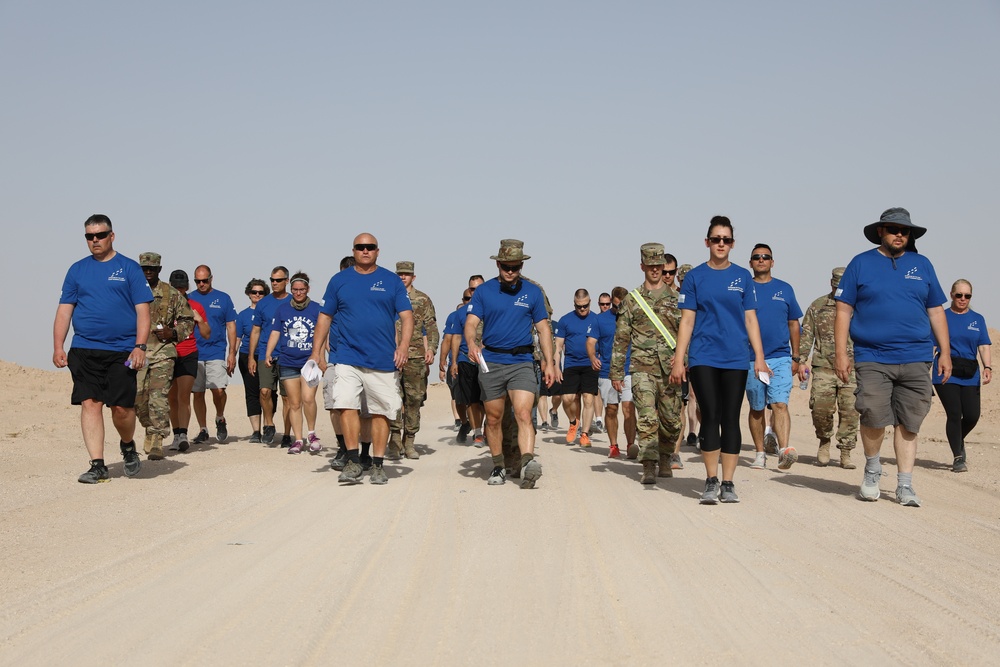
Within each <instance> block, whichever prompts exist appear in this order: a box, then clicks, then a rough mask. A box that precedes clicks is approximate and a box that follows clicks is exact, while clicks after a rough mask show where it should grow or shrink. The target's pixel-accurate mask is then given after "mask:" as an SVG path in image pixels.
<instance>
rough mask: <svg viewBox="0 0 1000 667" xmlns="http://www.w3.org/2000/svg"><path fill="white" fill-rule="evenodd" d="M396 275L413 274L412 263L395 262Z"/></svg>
mask: <svg viewBox="0 0 1000 667" xmlns="http://www.w3.org/2000/svg"><path fill="white" fill-rule="evenodd" d="M396 273H413V262H396Z"/></svg>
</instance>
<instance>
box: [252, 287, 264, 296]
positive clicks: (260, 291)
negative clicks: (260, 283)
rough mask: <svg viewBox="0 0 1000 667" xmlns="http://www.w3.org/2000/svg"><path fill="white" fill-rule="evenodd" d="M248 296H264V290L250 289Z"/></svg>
mask: <svg viewBox="0 0 1000 667" xmlns="http://www.w3.org/2000/svg"><path fill="white" fill-rule="evenodd" d="M250 294H255V295H257V296H264V290H261V289H252V290H250Z"/></svg>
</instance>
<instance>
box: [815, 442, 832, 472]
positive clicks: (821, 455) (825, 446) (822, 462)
mask: <svg viewBox="0 0 1000 667" xmlns="http://www.w3.org/2000/svg"><path fill="white" fill-rule="evenodd" d="M816 465H818V466H828V465H830V441H829V440H820V441H819V451H817V452H816Z"/></svg>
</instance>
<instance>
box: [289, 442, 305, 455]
mask: <svg viewBox="0 0 1000 667" xmlns="http://www.w3.org/2000/svg"><path fill="white" fill-rule="evenodd" d="M301 452H302V441H301V440H296V441H295V442H293V443H292V446H291V447H289V448H288V453H289V454H299V453H301Z"/></svg>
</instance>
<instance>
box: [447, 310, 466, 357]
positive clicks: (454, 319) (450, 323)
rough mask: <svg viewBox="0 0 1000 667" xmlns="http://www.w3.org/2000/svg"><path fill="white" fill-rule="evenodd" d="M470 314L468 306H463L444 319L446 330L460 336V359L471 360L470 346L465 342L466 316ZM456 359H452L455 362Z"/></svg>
mask: <svg viewBox="0 0 1000 667" xmlns="http://www.w3.org/2000/svg"><path fill="white" fill-rule="evenodd" d="M468 314H469V310H468V308H467V307H464V306H463V307H462V308H459V309H458V310H456V311H455V312H453V313H451V314H450V315H448V318H447V319H446V320H445V321H444V332H445V333H446V334H452V335H454V336H458V340H459V343H458V361H469V346H468V345H466V344H465V318H466V316H467V315H468ZM454 362H455V360H454V359H453V360H452V363H454Z"/></svg>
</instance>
